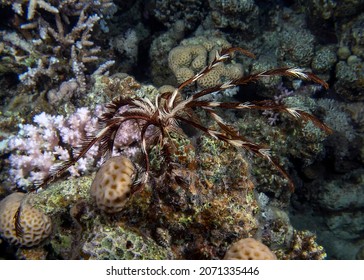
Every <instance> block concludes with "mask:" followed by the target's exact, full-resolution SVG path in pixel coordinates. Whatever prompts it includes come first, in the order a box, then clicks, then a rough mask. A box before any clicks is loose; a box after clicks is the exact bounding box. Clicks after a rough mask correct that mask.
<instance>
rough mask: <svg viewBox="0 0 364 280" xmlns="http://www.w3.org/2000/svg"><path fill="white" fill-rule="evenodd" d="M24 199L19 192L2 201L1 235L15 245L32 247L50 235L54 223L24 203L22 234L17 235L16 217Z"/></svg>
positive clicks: (23, 195)
mask: <svg viewBox="0 0 364 280" xmlns="http://www.w3.org/2000/svg"><path fill="white" fill-rule="evenodd" d="M24 197H25V194H24V193H19V192H18V193H13V194H10V195H8V196H7V197H5V198H4V199H3V200H2V201H0V235H1V236H2V237H3V238H5V239H6V240H8V241H9V242H10V243H13V244H15V245H20V246H24V247H32V246H35V245H38V244H39V243H40V242H42V241H43V240H44V239H45V238H47V237H48V236H49V235H50V233H51V231H52V223H51V219H50V218H49V217H48V216H47V215H45V214H44V213H43V212H41V211H39V210H38V209H36V208H34V207H32V206H31V205H29V204H27V203H26V202H24V203H23V205H22V207H21V212H20V217H19V221H20V227H21V229H22V234H21V236H19V235H17V234H16V230H15V220H14V216H15V214H16V212H17V210H18V208H19V206H20V204H21V203H22V200H23V199H24Z"/></svg>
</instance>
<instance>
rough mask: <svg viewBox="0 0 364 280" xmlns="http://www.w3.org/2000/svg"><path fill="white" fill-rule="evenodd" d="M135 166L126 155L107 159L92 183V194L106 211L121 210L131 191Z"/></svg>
mask: <svg viewBox="0 0 364 280" xmlns="http://www.w3.org/2000/svg"><path fill="white" fill-rule="evenodd" d="M134 175H135V168H134V165H133V163H132V162H131V161H130V160H129V159H128V158H126V157H123V156H117V157H112V158H110V159H109V160H107V161H106V162H105V163H104V164H103V166H102V167H101V168H100V170H99V171H98V172H97V173H96V177H95V179H94V181H93V182H92V185H91V196H92V197H93V198H94V199H95V200H96V205H97V207H98V208H100V209H101V210H102V211H105V212H106V213H117V212H120V211H121V210H122V208H123V206H124V204H125V202H126V200H127V198H128V195H129V193H130V191H131V186H132V183H133V181H134Z"/></svg>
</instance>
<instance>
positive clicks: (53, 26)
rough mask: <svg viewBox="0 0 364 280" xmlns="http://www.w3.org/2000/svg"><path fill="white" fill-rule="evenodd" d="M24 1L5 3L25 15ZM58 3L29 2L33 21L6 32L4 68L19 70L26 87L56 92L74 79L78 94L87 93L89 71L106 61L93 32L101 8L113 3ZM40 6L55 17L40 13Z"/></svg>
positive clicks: (1, 33) (19, 23)
mask: <svg viewBox="0 0 364 280" xmlns="http://www.w3.org/2000/svg"><path fill="white" fill-rule="evenodd" d="M24 2H26V1H17V2H15V3H9V2H6V1H5V4H12V7H13V9H15V12H16V13H17V14H19V15H20V16H22V15H23V10H24V9H23V4H24ZM53 2H56V1H52V2H51V3H48V2H46V1H41V0H38V1H36V0H31V1H29V3H28V15H27V19H19V20H17V21H14V22H15V25H17V26H16V27H17V29H18V32H8V31H0V37H1V38H2V40H3V42H4V45H3V50H2V55H3V58H2V63H3V64H4V65H5V66H3V70H2V71H10V72H13V71H14V70H15V71H16V73H18V74H19V80H20V81H21V82H22V84H23V85H25V86H26V87H27V88H28V89H37V90H39V89H41V90H43V89H45V90H50V89H53V88H55V87H58V86H59V85H60V84H61V83H62V82H63V81H67V80H70V79H72V78H74V79H75V80H76V82H77V84H78V88H77V92H78V93H84V92H85V91H86V79H87V75H88V74H89V73H90V71H92V70H95V69H96V68H97V67H98V66H99V64H100V62H101V60H102V59H101V58H100V57H99V55H100V47H98V46H96V45H95V38H92V33H93V30H94V28H95V26H96V25H98V23H99V21H100V20H101V18H102V17H103V14H102V12H101V11H103V9H104V8H106V7H109V6H110V5H112V2H110V1H101V2H98V1H92V2H88V1H62V2H61V3H59V4H57V5H55V6H53V5H52V4H56V3H53ZM96 2H98V4H97V3H96ZM14 7H16V8H14ZM37 7H40V8H42V9H44V10H46V11H48V12H50V13H51V15H52V16H53V18H52V16H48V15H47V14H45V13H35V9H36V8H37Z"/></svg>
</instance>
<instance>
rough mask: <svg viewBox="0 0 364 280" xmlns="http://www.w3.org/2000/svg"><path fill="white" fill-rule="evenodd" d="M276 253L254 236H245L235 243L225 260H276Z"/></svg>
mask: <svg viewBox="0 0 364 280" xmlns="http://www.w3.org/2000/svg"><path fill="white" fill-rule="evenodd" d="M276 259H277V257H276V255H275V254H274V253H273V252H272V251H271V250H270V249H269V248H268V247H267V246H265V245H264V244H263V243H261V242H259V241H258V240H255V239H254V238H244V239H240V240H239V241H237V242H235V243H233V244H232V245H231V246H230V248H229V249H228V250H227V252H226V254H225V257H224V260H276Z"/></svg>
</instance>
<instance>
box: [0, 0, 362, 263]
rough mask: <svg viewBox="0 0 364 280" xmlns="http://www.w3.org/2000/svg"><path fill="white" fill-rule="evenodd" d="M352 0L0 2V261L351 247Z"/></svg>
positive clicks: (356, 38)
mask: <svg viewBox="0 0 364 280" xmlns="http://www.w3.org/2000/svg"><path fill="white" fill-rule="evenodd" d="M363 8H364V3H363V1H362V0H344V1H336V0H327V1H321V0H309V1H302V0H293V1H278V0H272V1H254V0H239V1H233V0H223V1H222V0H209V1H201V0H183V1H160V0H152V1H141V0H136V1H130V0H128V1H112V0H100V1H86V0H70V1H59V0H14V1H10V0H1V1H0V13H1V15H2V16H3V21H2V22H1V23H0V99H1V101H0V108H1V110H0V111H1V112H0V158H1V161H0V162H1V163H0V182H1V187H0V199H3V200H1V201H0V205H1V206H0V208H1V213H2V214H1V218H0V222H1V223H0V224H1V226H0V229H1V230H2V231H1V235H2V237H1V238H2V239H0V246H1V250H0V251H1V253H0V258H18V259H223V258H224V255H225V253H226V252H227V251H228V249H229V248H232V247H234V245H233V244H234V243H235V244H236V242H239V240H244V239H248V240H251V238H254V239H255V240H260V241H261V242H262V243H264V244H265V245H266V246H267V247H268V248H269V250H270V251H273V252H274V253H275V255H276V257H277V258H278V259H324V258H326V253H327V258H329V259H355V258H356V259H363V244H364V239H363V238H362V232H363V224H364V223H363V218H362V217H363V213H362V212H363V211H362V209H363V205H362V204H363V203H362V201H363V192H362V185H363V176H362V174H363V168H362V166H363V163H364V148H363V146H364V145H363V143H364V138H363V132H364V122H363V119H364V118H363V117H364V110H363V104H362V103H363V96H364V95H363V88H364V87H363V69H364V67H363V59H364V48H363V45H364V40H363V32H362V29H363V28H362V27H363V20H364V16H363V13H362V10H363ZM232 46H242V47H243V48H244V50H245V49H248V50H250V51H252V52H253V53H254V55H253V54H252V53H250V52H247V51H244V50H243V49H240V48H231V47H232ZM226 48H231V49H230V50H231V51H230V52H227V53H224V51H226ZM237 50H238V51H241V52H243V54H244V55H247V56H248V58H247V59H245V57H243V56H237V55H236V53H235V54H233V53H234V52H235V51H237ZM217 51H219V52H220V54H219V53H217ZM251 58H255V59H251ZM222 62H225V63H222ZM295 67H299V68H295ZM272 68H274V69H276V68H278V69H279V70H277V71H278V72H274V71H273V70H272V71H273V72H272V71H270V72H269V71H267V69H272ZM311 70H312V72H313V73H315V74H316V75H318V77H316V76H314V75H312V74H311ZM282 74H283V76H284V77H281V76H280V75H282ZM305 75H306V76H305ZM244 77H245V80H244ZM298 78H299V79H298ZM302 78H303V79H304V80H313V81H315V82H318V83H319V84H320V85H321V86H318V85H316V84H312V83H307V82H306V81H302V80H301V79H302ZM251 81H256V82H257V83H250V82H251ZM248 82H249V83H248ZM168 85H171V86H168ZM236 85H239V86H238V87H235V86H236ZM322 85H324V87H327V86H329V90H327V91H326V90H323V88H322ZM157 88H159V89H157ZM267 99H269V100H267ZM105 104H106V105H105ZM292 108H293V109H292ZM252 109H254V110H252ZM255 109H258V110H255ZM282 113H283V114H282ZM285 113H286V114H285ZM316 118H317V119H320V120H321V121H323V122H324V123H325V124H326V125H327V126H328V127H330V128H331V129H332V131H333V133H332V134H331V135H330V136H329V137H327V135H326V134H325V133H324V132H323V131H322V130H321V129H319V128H324V130H325V129H326V131H328V128H327V127H325V126H322V125H321V126H320V122H318V121H317V119H316ZM92 139H93V140H92ZM107 139H111V141H108V140H107ZM90 141H91V142H90ZM98 142H100V143H101V145H100V146H98V145H93V144H95V143H98ZM268 147H269V149H270V153H269V154H268V152H267V148H268ZM85 150H87V151H85ZM249 151H250V152H253V154H255V155H257V156H251V155H250V153H249ZM110 156H113V157H116V158H118V159H120V158H122V159H123V162H124V163H126V165H120V166H119V164H118V165H117V166H118V167H122V166H129V167H130V168H127V172H126V173H121V175H120V173H118V172H115V170H111V171H112V172H111V173H107V172H106V170H107V169H108V170H109V171H110V165H109V164H110V163H109V162H108V161H106V163H105V162H104V161H105V159H108V158H109V157H110ZM116 158H112V159H111V161H114V160H115V159H116ZM76 162H77V163H76ZM73 163H76V164H75V165H74V166H70V165H72V164H73ZM103 163H104V165H102V164H103ZM272 163H273V164H272ZM97 169H98V170H99V171H98V172H97V173H96V170H97ZM66 170H68V171H67V176H62V175H61V173H62V172H64V171H66ZM69 175H71V176H69ZM113 175H114V176H113ZM114 177H115V179H114ZM45 178H51V179H50V180H47V179H46V183H47V186H46V184H42V183H44V179H45ZM110 178H111V179H110ZM53 179H54V181H52V180H53ZM104 179H105V180H108V179H110V180H109V183H112V182H113V181H114V180H119V179H121V180H125V182H123V183H120V182H119V181H118V184H115V187H116V190H120V194H121V196H120V197H116V196H114V194H116V192H113V193H110V192H109V191H110V189H112V188H114V187H113V185H112V184H109V185H108V184H104V183H105V180H104ZM103 180H104V181H103ZM102 181H103V182H102ZM39 184H42V185H41V186H42V188H39ZM96 185H98V186H99V187H97V186H96ZM293 185H294V186H295V192H294V193H292V190H293ZM101 186H102V187H101ZM19 189H20V191H22V192H26V194H19V193H17V192H15V191H18V190H19ZM35 189H36V190H37V191H36V192H31V191H32V190H35ZM96 190H98V192H96ZM105 191H106V192H105ZM14 192H15V193H14ZM11 193H13V194H11ZM9 194H11V195H13V196H14V197H15V196H16V197H17V198H16V199H14V200H15V203H14V204H13V205H12V206H11V207H10V208H11V211H10V210H9V211H10V212H9V211H8V210H4V209H3V208H4V207H5V206H4V205H7V207H8V206H9V205H8V201H9V196H8V195H9ZM11 195H10V196H11ZM105 195H106V196H105ZM20 197H21V198H20ZM100 198H102V199H106V200H104V202H101V201H102V199H100ZM105 201H106V202H105ZM105 203H106V204H105ZM10 208H9V209H10ZM30 209H32V210H30ZM26 212H29V213H31V215H30V216H25V215H26ZM37 213H38V214H39V213H41V214H42V215H47V217H48V218H45V220H41V219H40V220H39V219H38V218H37V221H38V222H39V223H38V224H37V225H36V226H35V228H34V230H36V231H37V233H39V235H33V237H34V236H41V238H39V239H37V238H38V237H37V238H35V239H34V240H35V241H34V242H33V241H31V239H32V238H30V237H29V236H30V235H29V234H28V233H29V232H27V230H29V227H28V224H29V223H27V222H28V221H29V219H30V218H29V217H31V216H32V215H33V216H34V215H38V214H37ZM39 215H40V214H39ZM39 215H38V216H39ZM42 215H40V216H42ZM42 217H43V216H42ZM50 220H51V221H52V234H51V235H50V231H51V229H50V226H47V225H46V226H44V223H43V224H42V221H50ZM41 224H42V225H41ZM38 225H41V226H39V227H38ZM4 228H9V229H10V230H8V231H4V230H3V229H4ZM39 228H43V231H42V230H39ZM44 229H45V230H44ZM310 231H311V232H315V234H312V233H310ZM49 235H50V236H49ZM47 236H48V237H47ZM21 238H23V239H22V240H21ZM318 243H319V244H322V246H324V248H325V249H324V248H322V246H320V245H319V244H318ZM28 246H32V247H31V248H28ZM3 249H5V250H3ZM325 252H326V253H325Z"/></svg>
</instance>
